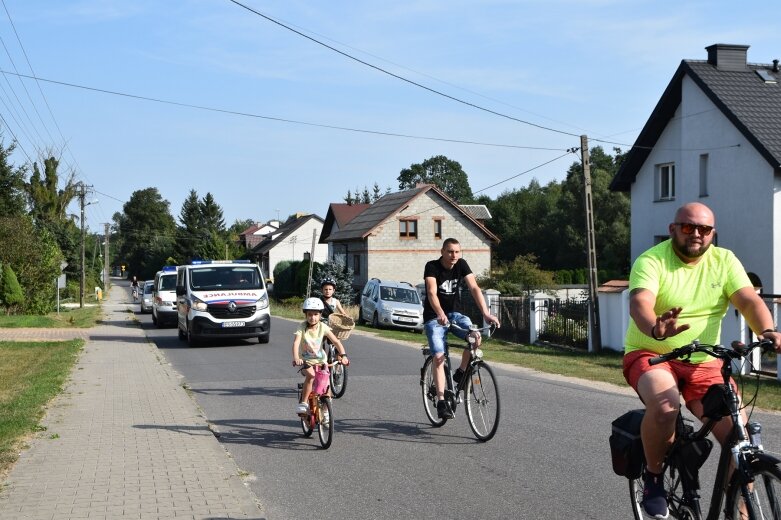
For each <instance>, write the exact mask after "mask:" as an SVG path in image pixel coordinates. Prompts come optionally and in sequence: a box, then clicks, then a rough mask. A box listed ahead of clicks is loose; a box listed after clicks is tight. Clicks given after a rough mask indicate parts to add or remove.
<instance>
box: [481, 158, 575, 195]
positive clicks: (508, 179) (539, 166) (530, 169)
mask: <svg viewBox="0 0 781 520" xmlns="http://www.w3.org/2000/svg"><path fill="white" fill-rule="evenodd" d="M575 150H577V148H570V149H568V150H567V151H566V152H565V153H564V154H562V155H559V156H558V157H555V158H553V159H551V160H550V161H545V162H544V163H542V164H538V165H537V166H534V167H533V168H529V169H528V170H526V171H523V172H521V173H518V174H516V175H513V176H512V177H508V178H506V179H504V180H501V181H499V182H497V183H494V184H491V185H490V186H486V187H485V188H482V189H480V190H477V191H475V192H473V194H474V195H477V194H478V193H481V192H484V191H486V190H490V189H491V188H494V187H496V186H499V185H500V184H504V183H505V182H509V181H511V180H513V179H515V178H518V177H520V176H521V175H526V174H527V173H529V172H533V171H534V170H537V169H539V168H542V167H543V166H545V165H548V164H550V163H552V162H556V161H558V160H559V159H561V158H562V157H566V156H567V155H569V154H570V153H574V151H575Z"/></svg>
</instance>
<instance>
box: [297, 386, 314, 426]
mask: <svg viewBox="0 0 781 520" xmlns="http://www.w3.org/2000/svg"><path fill="white" fill-rule="evenodd" d="M298 402H299V403H300V402H301V390H300V389H299V391H298ZM299 417H300V418H301V430H303V432H304V437H309V436H310V435H312V421H311V419H312V410H311V409H310V410H309V413H307V414H306V415H301V416H299Z"/></svg>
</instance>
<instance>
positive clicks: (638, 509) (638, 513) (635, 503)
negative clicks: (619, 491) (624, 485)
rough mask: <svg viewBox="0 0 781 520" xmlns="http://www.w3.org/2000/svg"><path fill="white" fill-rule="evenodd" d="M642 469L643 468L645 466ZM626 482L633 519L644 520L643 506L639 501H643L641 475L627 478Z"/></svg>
mask: <svg viewBox="0 0 781 520" xmlns="http://www.w3.org/2000/svg"><path fill="white" fill-rule="evenodd" d="M643 466H645V465H643ZM643 469H645V467H644V468H643ZM628 482H629V499H630V500H631V501H632V502H631V503H632V514H633V515H634V517H635V520H644V519H645V516H644V515H643V508H642V506H640V502H642V501H643V477H639V478H630V479H628Z"/></svg>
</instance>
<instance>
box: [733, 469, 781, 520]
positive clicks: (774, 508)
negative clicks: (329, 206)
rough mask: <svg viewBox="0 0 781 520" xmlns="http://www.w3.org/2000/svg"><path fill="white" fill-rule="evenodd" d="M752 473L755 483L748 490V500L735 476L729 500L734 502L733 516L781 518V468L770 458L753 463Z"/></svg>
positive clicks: (754, 518)
mask: <svg viewBox="0 0 781 520" xmlns="http://www.w3.org/2000/svg"><path fill="white" fill-rule="evenodd" d="M751 473H752V474H753V475H754V483H753V485H752V486H751V488H750V490H749V491H748V494H749V500H748V502H745V501H744V500H743V493H742V489H741V486H740V484H738V483H737V475H735V476H734V477H733V485H731V486H730V490H731V491H730V492H731V494H732V496H731V497H730V501H729V503H730V504H732V508H731V509H732V518H736V519H737V518H748V519H751V520H759V519H762V520H767V519H772V520H779V519H781V469H779V467H778V466H777V465H776V464H774V463H773V462H771V461H769V460H766V461H758V462H755V463H753V464H751Z"/></svg>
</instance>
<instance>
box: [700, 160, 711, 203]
mask: <svg viewBox="0 0 781 520" xmlns="http://www.w3.org/2000/svg"><path fill="white" fill-rule="evenodd" d="M708 162H709V157H708V154H707V153H704V154H701V155H700V197H707V196H708Z"/></svg>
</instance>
